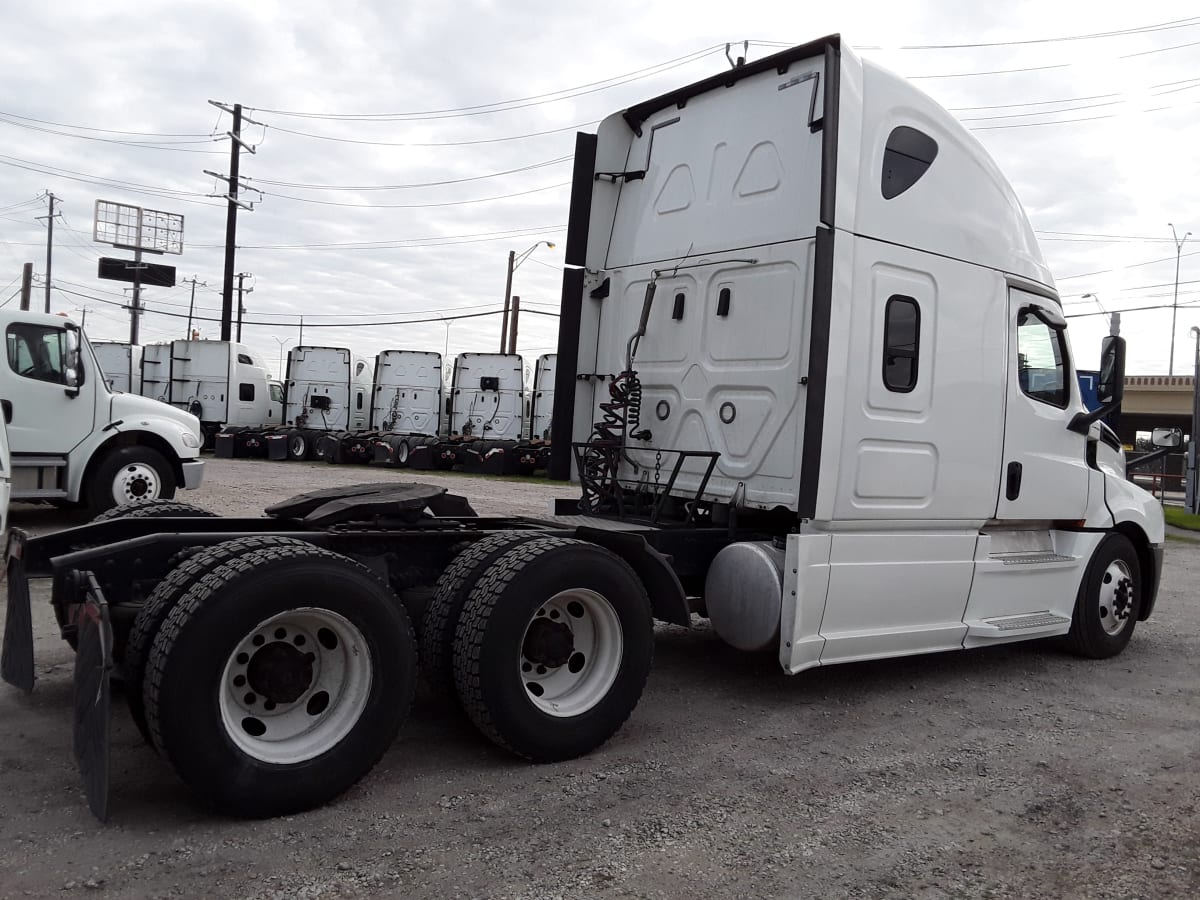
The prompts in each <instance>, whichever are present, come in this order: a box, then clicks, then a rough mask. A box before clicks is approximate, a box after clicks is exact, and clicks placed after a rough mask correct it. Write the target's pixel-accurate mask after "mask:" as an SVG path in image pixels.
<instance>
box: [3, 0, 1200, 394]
mask: <svg viewBox="0 0 1200 900" xmlns="http://www.w3.org/2000/svg"><path fill="white" fill-rule="evenodd" d="M1196 12H1197V8H1196V6H1195V3H1194V0H1193V2H1151V3H1143V4H1117V3H1095V2H1089V3H1076V2H1056V3H1052V4H1051V3H1046V2H1007V3H1002V4H1001V3H992V4H970V3H962V2H950V0H932V2H920V0H914V2H910V3H906V4H896V3H890V2H889V3H883V2H879V3H873V2H859V3H855V2H841V3H837V4H828V5H827V6H826V5H821V4H813V3H807V4H783V3H767V4H760V3H753V2H743V3H737V4H730V3H713V2H707V0H691V2H687V3H683V2H674V0H673V2H662V3H657V4H646V3H635V2H626V0H609V2H607V3H605V4H603V5H601V4H588V5H586V6H585V5H583V4H552V3H545V2H538V3H534V2H527V0H508V2H505V3H498V2H481V0H461V2H457V3H453V4H450V3H430V2H424V0H408V2H386V0H341V2H339V3H337V4H333V3H319V2H307V0H256V2H248V0H239V2H226V0H205V2H203V3H197V2H189V0H174V2H171V3H130V2H109V3H91V2H89V3H82V2H76V0H56V2H53V3H40V4H21V5H20V6H19V7H18V6H17V5H15V4H14V5H11V8H9V9H7V10H6V12H5V21H4V27H3V30H2V31H0V59H3V60H4V67H5V75H4V78H3V81H2V83H0V134H2V135H3V139H2V140H0V302H3V301H5V300H9V299H10V298H11V297H12V296H13V295H14V293H15V291H16V290H17V289H18V287H19V277H20V271H21V264H22V263H23V262H26V261H31V262H33V263H34V268H35V272H36V273H37V279H38V281H37V286H36V288H35V307H36V308H41V306H42V304H43V297H42V287H41V285H42V283H43V275H44V272H45V240H46V237H45V226H44V222H42V221H39V220H38V219H37V217H38V216H44V215H45V214H46V201H45V200H44V199H38V198H39V197H41V196H42V195H43V194H44V193H45V192H46V191H51V192H53V193H54V194H55V196H56V197H58V198H60V201H61V205H60V206H59V209H60V210H61V212H62V214H63V217H62V218H61V219H59V220H58V221H57V222H56V226H55V231H54V240H55V250H54V258H53V272H52V274H53V279H52V280H53V287H54V290H53V291H52V294H51V308H52V311H54V312H58V311H72V314H73V315H75V316H76V317H78V316H79V315H80V314H81V310H82V309H84V308H86V309H87V329H88V332H89V333H90V334H91V335H92V337H93V339H110V340H125V339H128V335H129V316H128V313H127V312H126V311H125V310H123V309H122V308H121V305H122V304H124V303H126V302H127V300H126V298H125V295H124V294H123V292H122V287H123V285H122V284H121V283H119V282H113V281H100V280H98V279H97V277H96V259H97V257H99V256H102V255H118V254H117V253H116V252H114V251H113V250H112V249H111V248H108V247H105V246H104V245H101V244H97V243H95V242H94V241H93V240H92V215H93V207H94V203H95V201H96V200H97V199H104V200H112V201H118V202H123V203H132V204H138V205H142V206H145V207H148V208H152V209H159V210H166V211H171V212H177V213H182V214H183V215H184V216H185V220H186V224H185V236H184V242H185V252H184V253H183V254H182V255H181V256H178V257H166V258H164V259H162V260H161V261H162V262H167V263H170V264H173V265H175V266H177V267H178V271H179V277H180V279H183V278H191V277H192V276H193V275H194V276H196V277H198V278H199V280H200V281H201V282H206V284H207V286H201V287H199V288H198V289H197V291H196V296H195V303H196V308H197V315H198V316H202V317H206V318H212V317H215V316H217V315H218V314H219V308H220V303H221V297H220V290H221V282H222V273H223V249H222V248H223V246H224V237H225V204H224V203H223V202H221V201H219V200H215V199H212V198H210V197H209V196H208V195H210V194H215V193H218V192H219V191H220V190H221V184H220V183H219V182H216V181H214V179H213V178H211V177H209V176H206V175H205V174H204V173H203V170H205V169H209V170H212V171H215V172H218V173H222V174H224V173H227V172H228V171H229V143H228V141H227V140H226V139H224V137H223V135H224V132H225V131H226V130H227V129H228V128H229V127H230V116H228V115H226V114H224V113H221V112H220V111H219V110H218V109H216V108H214V107H213V106H211V105H209V103H208V102H207V101H209V100H218V101H221V102H223V103H226V104H233V103H241V104H243V106H244V107H245V108H246V114H247V116H248V117H250V118H251V119H253V120H254V121H255V122H257V123H259V124H254V125H251V124H247V125H246V126H245V128H244V132H243V134H244V137H245V139H246V140H247V141H248V142H249V143H250V144H252V145H254V146H255V148H256V150H257V153H255V154H254V155H252V156H251V155H249V154H246V155H244V156H243V157H242V174H243V175H244V176H247V177H248V178H249V179H250V181H249V183H250V184H251V185H252V186H253V187H256V188H258V189H259V190H260V191H262V195H261V197H258V195H255V194H251V195H250V196H251V197H252V198H254V199H256V200H258V202H256V203H255V208H254V211H253V212H251V213H242V214H240V215H239V221H238V245H239V247H240V248H241V249H240V250H239V253H238V257H237V271H239V272H249V273H253V277H252V278H248V279H247V280H246V283H247V285H252V286H253V293H250V294H248V295H247V297H246V309H247V312H246V319H247V322H250V323H254V324H248V325H246V327H245V328H244V332H243V335H244V338H243V339H244V341H245V342H246V343H248V344H250V345H251V346H252V347H255V348H256V349H258V350H259V352H260V353H261V354H262V355H263V356H265V357H266V358H267V359H268V360H269V361H271V363H272V365H274V364H275V362H276V360H277V359H278V357H279V354H280V351H281V349H283V350H286V348H287V347H288V346H290V345H291V344H294V343H295V342H296V340H297V338H298V329H297V323H298V318H299V316H300V315H303V316H304V318H305V332H304V339H305V342H306V343H316V344H326V345H338V346H350V347H352V348H354V349H355V350H356V351H358V352H361V353H364V354H374V353H375V352H377V351H378V350H381V349H384V348H410V349H424V350H438V351H441V350H442V349H443V347H444V346H445V345H446V342H447V340H448V344H449V351H450V354H451V355H454V354H456V353H460V352H463V351H475V352H481V351H489V352H490V351H494V350H496V349H497V347H498V344H499V332H500V317H499V315H494V314H493V315H490V316H484V315H481V316H478V317H474V318H462V319H458V320H451V322H452V323H451V324H447V322H446V321H442V320H439V321H434V322H431V323H424V324H420V323H418V324H407V325H397V324H371V325H368V326H365V327H349V325H348V323H362V322H396V321H408V320H413V319H423V318H424V319H431V318H436V317H438V316H442V317H453V316H462V315H467V314H474V313H496V312H497V311H498V310H499V309H500V308H501V305H502V302H503V296H504V276H505V269H506V262H507V257H508V253H509V251H516V252H517V253H518V254H519V253H521V252H523V251H525V250H526V249H528V248H530V247H532V246H534V245H535V244H537V242H539V241H552V242H556V243H557V244H558V246H557V248H556V249H549V248H547V247H546V246H544V245H541V246H538V247H537V248H536V249H535V250H534V251H533V252H532V253H531V254H530V255H529V256H528V258H527V259H526V261H525V262H524V263H523V264H522V265H521V266H520V267H519V268H518V269H517V272H516V276H515V279H514V285H513V293H514V294H518V295H520V296H521V298H522V303H523V304H524V305H525V308H526V311H527V312H532V311H537V312H540V313H553V312H554V310H555V309H556V308H557V305H558V297H559V290H560V272H561V269H560V267H561V264H562V252H563V243H564V238H565V223H566V220H567V205H568V199H569V186H568V182H569V179H570V157H571V154H572V152H573V146H574V132H575V131H576V130H577V129H579V128H580V127H582V128H584V129H590V128H591V127H592V126H593V124H594V123H596V122H597V121H598V120H599V119H601V118H602V117H603V116H605V115H607V114H608V113H611V112H614V111H616V110H619V109H622V108H624V107H625V106H628V105H630V104H632V103H635V102H637V101H640V100H643V99H646V98H648V97H651V96H653V95H655V94H657V93H660V92H662V91H664V90H669V89H671V88H674V87H677V86H680V85H682V84H686V83H688V82H691V81H694V80H696V79H699V78H702V77H705V76H707V75H711V74H714V73H716V72H719V71H721V70H723V69H724V68H726V67H727V65H728V64H727V62H726V60H725V44H726V43H728V42H734V43H735V44H736V45H737V47H739V48H740V47H741V45H742V42H743V41H747V40H748V41H750V47H749V56H750V57H751V58H758V57H761V56H764V55H767V54H769V53H771V52H774V50H775V49H777V48H778V46H781V45H788V44H794V43H799V42H803V41H807V40H810V39H812V38H814V37H818V36H820V35H823V34H828V33H833V32H840V33H841V34H842V35H843V36H844V38H845V40H846V41H847V42H849V43H850V44H851V45H852V46H855V47H856V48H858V49H859V50H860V52H861V53H862V55H864V56H865V57H868V58H871V59H875V60H877V61H879V62H881V63H882V64H884V65H886V66H888V67H889V68H892V69H893V70H895V71H898V72H900V73H902V74H904V75H907V76H910V77H912V78H915V79H918V81H917V83H918V84H919V85H920V86H921V87H922V88H923V89H924V90H926V91H928V92H929V93H930V94H931V95H932V96H933V97H934V98H936V99H937V100H938V101H939V102H941V103H942V104H943V105H945V106H946V107H948V108H950V109H952V110H954V112H955V114H956V115H957V116H958V117H959V118H960V119H961V120H962V121H963V122H964V123H965V124H966V125H967V126H968V127H970V128H972V129H974V130H975V134H976V135H977V136H978V138H979V139H980V140H981V141H982V142H983V144H984V145H985V146H986V147H987V148H988V150H989V151H990V152H991V154H992V155H993V156H994V157H995V158H996V160H997V161H998V162H999V164H1000V167H1001V168H1002V169H1003V170H1004V171H1005V172H1006V173H1007V174H1008V176H1009V178H1010V179H1011V180H1012V182H1013V184H1014V186H1015V188H1016V191H1017V194H1018V195H1019V196H1020V198H1021V199H1022V201H1023V203H1024V204H1025V207H1026V209H1027V211H1028V212H1029V215H1030V217H1031V219H1032V221H1033V226H1034V228H1035V229H1037V231H1038V233H1039V237H1040V238H1041V240H1042V242H1043V243H1042V248H1043V251H1044V253H1045V255H1046V258H1047V260H1048V261H1049V263H1050V266H1051V268H1052V270H1053V271H1054V273H1055V276H1056V279H1057V281H1058V286H1059V290H1060V292H1061V293H1062V296H1063V300H1064V303H1065V304H1066V309H1067V312H1068V314H1072V315H1077V316H1078V318H1073V319H1072V325H1071V331H1072V334H1073V343H1074V345H1075V347H1076V352H1077V355H1078V357H1079V361H1080V363H1081V365H1083V366H1089V365H1094V364H1095V363H1096V360H1097V357H1098V347H1099V341H1100V338H1101V336H1102V335H1103V334H1105V333H1106V332H1107V323H1106V321H1105V316H1104V315H1102V314H1100V306H1098V304H1097V303H1096V302H1095V301H1094V300H1091V299H1088V300H1084V299H1082V295H1084V294H1087V293H1092V294H1095V295H1097V296H1098V298H1099V303H1100V304H1102V305H1103V308H1104V309H1107V310H1110V311H1111V310H1117V309H1120V310H1138V309H1140V310H1141V311H1130V312H1126V313H1125V315H1124V316H1123V323H1122V324H1123V327H1122V333H1123V334H1124V335H1125V336H1126V337H1127V338H1128V340H1129V344H1130V365H1129V371H1130V372H1131V373H1142V374H1151V373H1166V372H1167V366H1168V349H1169V347H1170V332H1171V309H1170V308H1169V307H1170V304H1171V302H1172V289H1173V286H1174V277H1175V252H1176V247H1175V244H1174V242H1173V240H1172V236H1171V230H1170V228H1169V227H1168V224H1167V223H1168V222H1174V223H1175V225H1176V227H1177V229H1178V231H1179V233H1180V235H1181V236H1182V234H1183V233H1184V232H1186V231H1189V230H1191V231H1194V232H1196V233H1197V234H1198V235H1200V179H1198V176H1200V105H1198V104H1200V16H1196V15H1195V13H1196ZM1198 256H1200V240H1195V239H1189V240H1188V241H1187V243H1186V244H1185V245H1184V247H1183V254H1182V259H1181V266H1180V275H1179V278H1180V285H1179V298H1178V299H1179V309H1178V327H1177V329H1176V335H1177V336H1178V339H1177V343H1176V349H1175V354H1176V362H1175V370H1176V372H1177V373H1180V372H1183V373H1190V371H1191V362H1192V352H1193V348H1194V344H1193V343H1192V341H1191V339H1190V337H1189V335H1188V329H1189V328H1190V327H1191V326H1192V325H1200V259H1197V257H1198ZM10 279H11V283H10ZM189 291H190V285H186V284H180V285H178V286H177V287H175V288H174V289H164V288H149V289H147V290H146V291H145V292H144V295H143V298H144V302H145V304H146V307H147V310H148V312H147V313H146V314H145V316H144V317H143V320H142V326H141V339H142V342H143V343H150V342H154V341H159V340H164V339H169V338H172V337H183V336H184V334H185V328H186V319H185V318H181V316H183V317H185V316H186V314H187V307H188V302H189ZM11 302H12V303H14V304H15V303H16V300H11ZM1163 306H1166V307H1167V308H1165V309H1162V308H1158V309H1153V308H1151V307H1163ZM1089 314H1090V315H1089ZM198 324H199V327H200V328H201V330H202V332H203V334H204V336H206V337H216V336H218V334H219V326H218V324H217V322H214V321H200V322H199V323H198ZM317 326H322V327H317ZM331 326H332V327H331ZM556 332H557V320H556V319H555V318H554V317H553V316H552V315H534V314H526V315H523V316H522V319H521V327H520V340H519V347H518V349H519V351H520V352H522V353H523V354H524V355H525V356H526V362H527V364H529V363H531V362H532V358H533V357H535V356H537V355H538V354H540V353H545V352H549V351H552V350H553V349H554V345H555V342H556Z"/></svg>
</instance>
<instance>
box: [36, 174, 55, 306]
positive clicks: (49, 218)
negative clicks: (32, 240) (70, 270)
mask: <svg viewBox="0 0 1200 900" xmlns="http://www.w3.org/2000/svg"><path fill="white" fill-rule="evenodd" d="M46 197H47V198H48V199H49V200H50V213H49V215H46V216H38V219H45V220H46V314H47V315H49V314H50V264H51V262H52V257H53V251H54V219H55V217H56V216H57V215H58V213H56V212H55V211H54V204H55V203H57V202H58V198H57V197H55V196H54V195H53V194H52V193H50V192H49V191H46Z"/></svg>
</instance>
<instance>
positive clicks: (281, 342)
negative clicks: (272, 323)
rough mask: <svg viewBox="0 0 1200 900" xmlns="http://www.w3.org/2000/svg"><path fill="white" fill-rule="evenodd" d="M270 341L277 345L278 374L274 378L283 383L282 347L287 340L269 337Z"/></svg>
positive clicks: (273, 336)
mask: <svg viewBox="0 0 1200 900" xmlns="http://www.w3.org/2000/svg"><path fill="white" fill-rule="evenodd" d="M271 340H273V341H274V342H275V343H277V344H278V345H279V369H278V372H279V374H278V375H277V376H276V377H278V379H279V380H280V381H283V347H284V345H285V344H286V343H287V338H277V337H275V335H271Z"/></svg>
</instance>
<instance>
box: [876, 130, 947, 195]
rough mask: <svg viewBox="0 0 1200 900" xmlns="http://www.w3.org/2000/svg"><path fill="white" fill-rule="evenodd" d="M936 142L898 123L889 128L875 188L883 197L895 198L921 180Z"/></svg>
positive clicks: (930, 163)
mask: <svg viewBox="0 0 1200 900" xmlns="http://www.w3.org/2000/svg"><path fill="white" fill-rule="evenodd" d="M937 153H938V145H937V141H935V140H934V139H933V138H931V137H930V136H929V135H927V134H925V133H923V132H920V131H917V129H915V128H909V127H908V126H907V125H900V126H898V127H896V128H893V129H892V133H891V134H889V135H888V139H887V144H886V145H884V149H883V173H882V176H881V178H880V183H879V189H880V191H881V192H882V193H883V199H884V200H891V199H892V198H893V197H899V196H900V195H901V194H903V193H904V192H905V191H907V190H908V189H909V188H910V187H912V186H913V185H914V184H916V183H917V182H918V181H920V180H921V176H922V175H924V174H925V173H926V172H927V171H928V170H929V167H930V166H931V165H933V161H934V160H935V159H936V158H937Z"/></svg>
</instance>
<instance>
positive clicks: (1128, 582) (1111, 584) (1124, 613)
mask: <svg viewBox="0 0 1200 900" xmlns="http://www.w3.org/2000/svg"><path fill="white" fill-rule="evenodd" d="M1132 611H1133V575H1132V573H1131V572H1130V571H1129V566H1128V564H1126V562H1125V560H1123V559H1114V560H1113V561H1112V562H1110V563H1109V564H1108V568H1107V569H1105V570H1104V575H1103V576H1101V578H1100V596H1099V613H1100V627H1102V628H1103V629H1104V631H1105V633H1106V634H1111V635H1116V634H1120V633H1121V631H1122V630H1123V629H1124V628H1125V623H1126V622H1127V621H1128V620H1129V614H1130V613H1131V612H1132Z"/></svg>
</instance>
